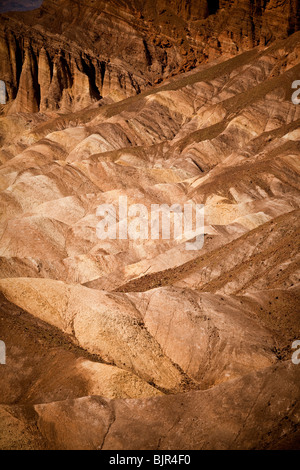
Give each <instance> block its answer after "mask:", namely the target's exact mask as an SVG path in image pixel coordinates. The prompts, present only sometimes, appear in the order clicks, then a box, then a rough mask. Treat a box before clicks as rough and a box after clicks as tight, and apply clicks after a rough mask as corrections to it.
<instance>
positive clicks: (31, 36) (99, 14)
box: [0, 0, 300, 113]
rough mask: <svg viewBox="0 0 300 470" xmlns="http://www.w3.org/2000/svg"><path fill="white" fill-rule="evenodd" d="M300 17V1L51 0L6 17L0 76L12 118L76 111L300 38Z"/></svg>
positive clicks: (0, 45) (2, 28)
mask: <svg viewBox="0 0 300 470" xmlns="http://www.w3.org/2000/svg"><path fill="white" fill-rule="evenodd" d="M57 17H59V18H60V21H59V22H58V21H57ZM299 18H300V17H299V5H298V1H297V0H287V1H284V2H282V1H276V0H269V1H267V2H265V1H264V2H263V1H261V0H259V1H256V2H249V1H248V0H243V1H242V2H241V1H237V0H236V1H230V2H228V1H207V0H201V1H196V0H189V1H184V2H182V1H181V0H180V1H179V0H174V1H171V2H169V1H168V2H167V1H161V0H159V1H158V0H157V1H153V0H148V1H146V2H140V1H139V0H132V1H130V2H123V1H121V0H115V1H113V2H108V1H105V0H101V1H98V2H96V3H95V2H94V1H92V0H84V1H82V0H80V1H73V0H45V1H44V2H43V5H42V7H41V8H40V9H39V10H34V11H32V12H23V13H19V12H15V13H9V14H5V15H3V16H2V17H1V26H0V79H2V80H5V82H6V85H7V90H8V96H9V99H10V100H11V101H14V104H13V106H12V107H11V109H10V112H11V113H14V112H35V111H36V110H37V109H38V110H40V111H42V112H45V111H57V110H60V111H62V112H69V111H76V110H79V109H82V108H84V107H86V106H88V105H90V104H92V103H96V102H98V101H99V100H100V99H101V98H108V97H109V98H110V99H112V100H114V101H118V100H122V99H124V98H126V97H128V96H131V95H134V94H138V93H140V92H141V91H142V90H144V89H145V88H147V87H149V86H150V85H153V84H154V83H157V82H160V81H162V80H164V79H166V78H168V77H170V76H172V75H176V74H177V73H179V72H180V71H181V72H182V71H187V70H190V69H192V68H195V67H196V66H198V65H199V64H201V63H204V62H207V61H211V60H214V59H217V58H218V57H230V56H233V55H236V54H238V53H240V52H242V51H245V50H249V49H251V48H253V47H255V46H261V47H265V46H267V45H270V44H271V42H273V41H274V40H275V39H283V38H286V37H288V35H290V34H292V33H293V32H295V31H297V30H298V29H299V24H300V23H299V22H300V19H299Z"/></svg>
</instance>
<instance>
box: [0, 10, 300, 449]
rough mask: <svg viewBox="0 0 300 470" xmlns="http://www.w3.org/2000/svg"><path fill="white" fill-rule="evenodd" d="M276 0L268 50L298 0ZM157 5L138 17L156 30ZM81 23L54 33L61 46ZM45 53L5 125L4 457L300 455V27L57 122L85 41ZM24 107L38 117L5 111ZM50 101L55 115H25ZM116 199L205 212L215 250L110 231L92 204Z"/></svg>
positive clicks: (208, 244) (1, 132) (1, 230)
mask: <svg viewBox="0 0 300 470" xmlns="http://www.w3.org/2000/svg"><path fill="white" fill-rule="evenodd" d="M226 3H228V4H229V2H226ZM57 4H60V2H57ZM85 4H86V3H85ZM220 4H221V2H220ZM230 4H232V5H233V3H232V2H231V3H230ZM51 5H52V3H50V2H45V4H44V7H43V10H41V12H42V13H41V12H40V14H41V21H42V19H43V18H45V17H47V18H48V16H47V15H50V13H51V11H52V10H51V8H52V7H51ZM76 5H77V6H76V8H78V9H79V8H81V7H82V4H81V3H78V4H76ZM111 5H114V4H111ZM132 5H133V3H129V4H128V6H127V7H126V6H125V4H124V10H122V9H121V10H118V11H119V12H123V13H122V15H123V20H124V21H125V19H124V18H125V16H126V15H129V16H130V15H132V13H130V12H131V8H133V6H132ZM147 5H148V6H147ZM190 5H191V8H190V9H189V8H186V9H185V8H183V9H181V7H179V4H178V6H176V12H177V13H178V14H179V12H180V15H181V18H182V21H183V22H185V21H186V22H187V23H186V24H189V25H192V23H193V22H194V21H196V20H195V17H196V18H197V17H198V16H199V15H203V21H213V18H214V21H215V20H216V18H217V17H218V18H219V17H221V15H225V13H226V11H227V9H226V8H225V7H224V5H223V6H222V7H221V5H219V6H220V11H219V10H218V11H216V12H212V11H207V9H205V8H203V9H201V8H202V6H203V5H204V4H203V5H202V4H201V5H202V6H201V5H200V6H201V8H200V10H197V9H196V10H194V7H193V3H191V4H190ZM245 5H246V4H245ZM276 5H277V3H276V4H275V3H272V5H271V2H270V3H267V4H266V5H265V7H264V8H265V10H264V14H262V16H261V19H262V21H261V22H260V23H259V28H261V29H259V31H260V33H259V34H260V37H261V38H262V39H261V40H263V34H262V33H261V31H263V28H265V26H263V24H264V23H263V18H264V15H266V14H267V13H266V12H268V14H270V15H271V12H272V15H273V16H272V18H273V20H274V23H272V21H271V20H270V21H269V24H270V25H272V24H274V25H275V24H276V21H277V20H276V18H277V19H278V17H276V11H277V8H287V7H288V5H292V4H289V2H285V3H284V6H282V7H280V6H279V2H278V5H277V6H276ZM282 5H283V4H282ZM204 6H205V5H204ZM271 6H272V8H271ZM177 7H178V9H177ZM74 8H75V7H74ZM110 8H113V7H112V6H111V7H110ZM155 8H156V7H155V3H153V2H152V6H151V8H150V4H147V3H145V5H144V11H143V12H142V15H143V16H144V18H147V17H148V18H153V21H154V23H153V24H155V25H156V27H157V23H156V21H157V17H156V14H157V10H156V9H155ZM165 8H166V11H167V12H168V11H169V9H168V6H166V7H165ZM174 8H175V7H174ZM231 8H234V6H231ZM76 11H77V10H76ZM80 11H81V10H80ZM132 11H133V10H132ZM174 11H175V10H174ZM125 12H127V13H126V15H125ZM245 12H247V9H246V7H245ZM73 13H74V15H75V9H74V10H73ZM209 13H210V15H209V16H207V15H208V14H209ZM214 13H215V14H214ZM76 14H77V13H76ZM30 15H33V13H30ZM35 15H37V13H35ZM105 15H106V13H105ZM120 15H121V13H120ZM151 15H152V16H151ZM163 15H165V12H164V13H162V16H163ZM218 15H219V16H218ZM129 16H128V17H129ZM224 17H225V16H224ZM8 18H9V19H8ZM15 18H17V16H16V17H15ZM28 18H33V16H32V17H31V16H28ZM35 18H36V17H35ZM74 18H75V17H74ZM130 18H132V16H130ZM245 18H246V13H245ZM11 19H12V16H7V17H6V20H5V22H6V23H5V24H6V25H8V23H9V22H10V21H12V20H11ZM140 20H141V18H140ZM140 20H136V21H137V24H139V23H138V22H139V21H140ZM14 21H15V20H14ZM28 21H29V20H28ZM47 21H48V20H47ZM74 21H75V19H74ZM130 22H131V24H132V19H130ZM183 24H185V23H183ZM216 24H217V23H216ZM216 24H215V26H214V28H217V26H216ZM82 25H84V18H83V22H82ZM149 27H150V26H149ZM189 27H191V26H189ZM256 27H258V26H256ZM270 27H271V26H270ZM274 27H275V26H274ZM205 28H206V27H205ZM282 28H283V29H284V21H282ZM283 29H282V30H279V31H283ZM33 30H34V28H32V31H33ZM75 30H76V28H73V29H70V28H69V29H68V28H67V26H65V30H64V31H60V33H61V34H60V35H59V36H56V34H58V33H59V31H56V30H55V27H54V26H53V31H52V34H53V37H52V38H51V44H54V45H55V44H56V40H58V37H59V38H60V39H59V40H61V41H62V40H63V39H62V38H66V37H67V34H68V35H69V36H68V37H69V39H70V40H71V35H72V34H77V33H76V31H75ZM205 30H206V31H208V29H207V28H206V29H205ZM40 31H41V33H40V34H44V31H42V28H40ZM216 31H217V29H216ZM28 34H29V33H28ZM30 34H31V33H30ZM90 34H92V31H87V32H86V37H85V38H84V39H82V40H84V41H85V43H86V44H89V42H88V41H89V39H88V38H89V35H90ZM280 34H281V33H280ZM282 34H283V33H282ZM284 34H286V32H285V33H284ZM174 35H175V33H174ZM225 36H226V35H225ZM170 37H171V36H170ZM172 37H173V36H172ZM226 37H227V36H226ZM244 37H245V34H244ZM174 38H175V36H174V37H173V39H174ZM75 39H76V41H79V39H80V38H79V37H76V38H73V40H74V41H75ZM173 39H172V40H173ZM269 39H270V38H269ZM64 40H66V39H64ZM226 40H227V39H226ZM234 40H235V39H234ZM133 41H134V43H135V44H138V41H137V40H136V36H134V40H133ZM174 41H176V38H175V39H174ZM224 41H225V39H224ZM12 44H14V43H12ZM30 44H31V45H30V46H28V47H29V49H28V51H27V55H26V59H25V61H24V66H25V65H26V70H27V71H28V73H27V72H26V73H23V71H24V70H23V69H24V66H23V68H22V69H19V73H20V81H19V84H18V82H15V93H16V95H17V98H16V100H15V101H13V100H12V101H11V102H10V103H9V104H8V105H7V106H6V108H5V109H4V112H3V114H2V115H1V116H0V143H1V151H0V162H1V166H0V208H1V224H0V240H1V241H0V290H1V292H2V297H1V299H0V304H1V306H0V308H1V313H0V339H1V340H3V341H5V342H6V344H7V369H6V368H5V367H6V366H5V367H2V366H0V397H1V399H0V403H1V406H0V416H1V419H0V448H3V449H4V448H22V449H23V448H50V449H52V448H56V449H57V448H59V449H145V448H146V449H179V448H180V449H181V448H182V449H202V448H203V449H279V448H284V449H288V448H297V447H299V370H300V369H299V367H300V366H299V365H297V364H296V363H292V355H293V353H294V350H293V349H292V345H293V343H294V341H295V340H298V339H299V243H300V240H299V233H300V232H299V214H300V207H299V206H300V196H299V190H300V184H299V153H300V145H299V138H300V133H299V123H300V106H299V105H297V104H295V103H294V102H293V101H292V94H293V93H294V91H295V89H294V88H292V85H293V83H294V81H296V80H298V79H299V76H300V65H299V64H300V33H295V34H293V35H291V36H290V37H289V38H288V39H282V40H280V41H278V42H275V43H274V44H272V45H271V46H269V47H267V48H261V47H260V46H261V44H258V47H256V48H254V49H251V50H246V51H245V52H243V53H241V54H239V55H237V56H234V57H231V58H230V59H225V58H224V59H222V60H221V59H218V60H216V61H215V62H213V63H211V64H207V63H206V64H202V65H201V66H197V67H196V68H195V70H190V71H189V72H186V73H184V74H182V75H179V76H177V77H173V78H169V79H168V80H166V81H164V82H163V83H161V84H157V85H156V86H155V87H152V88H151V89H148V90H144V91H142V87H141V90H140V91H141V93H139V94H138V95H134V96H131V97H129V98H127V99H125V100H123V101H122V102H115V101H113V97H112V96H111V97H110V98H108V97H106V99H103V100H102V105H101V106H98V105H95V104H89V103H90V101H89V94H88V93H87V94H85V93H82V94H80V95H78V96H80V100H81V101H80V100H79V102H78V111H76V112H69V113H68V114H61V115H60V114H56V113H49V112H48V111H49V109H50V108H51V105H50V104H49V103H51V100H53V101H52V103H53V104H57V103H60V104H59V106H61V103H62V101H61V100H62V99H64V100H65V101H64V102H65V103H67V102H69V103H71V108H72V107H73V101H72V100H73V98H74V97H75V96H76V95H77V92H76V93H75V92H74V90H75V88H74V87H75V84H74V83H75V82H72V80H73V78H74V77H73V76H72V74H71V75H70V74H69V73H68V70H70V67H71V65H70V64H73V65H74V70H75V69H76V67H77V66H78V62H76V60H77V59H76V50H77V49H75V53H74V54H73V52H72V54H70V55H69V56H68V57H67V56H65V58H66V57H67V58H66V60H65V62H62V59H61V56H57V58H56V59H55V60H56V61H57V62H56V65H53V68H52V66H51V63H52V62H51V60H50V58H51V57H52V56H51V53H52V52H51V53H50V52H49V49H48V46H47V41H45V43H44V48H39V54H38V61H37V55H36V51H37V49H35V47H36V48H37V47H38V46H37V44H38V43H35V46H34V43H33V42H31V43H30ZM222 44H225V42H224V43H222ZM252 45H253V44H250V45H243V46H242V47H243V48H245V49H248V47H249V48H250V47H251V46H252ZM218 47H221V46H218ZM222 47H224V45H223V46H222ZM172 48H173V46H172V45H171V47H167V45H166V44H164V45H163V47H162V50H163V51H169V52H166V54H169V53H170V54H171V51H172ZM18 50H19V51H20V53H21V55H22V51H21V49H18ZM78 50H79V49H78ZM149 50H150V49H149ZM2 51H3V49H2ZM13 51H15V52H13ZM51 51H52V49H51ZM53 51H54V49H53ZM11 53H12V54H14V53H15V54H17V52H16V49H14V48H13V47H11ZM129 55H130V54H129ZM53 57H54V56H53ZM85 57H87V55H86V56H85ZM91 57H92V56H91ZM178 57H179V56H178ZM98 59H99V60H100V61H103V60H102V58H98ZM98 59H97V60H98ZM86 60H87V59H86ZM131 60H136V56H135V55H131ZM180 60H181V59H180V57H179V58H178V64H177V65H176V67H177V66H181V65H182V64H181V63H180ZM59 62H60V66H58V63H59ZM104 62H105V61H104ZM14 63H15V62H14V61H12V62H11V64H12V66H13V64H14ZM16 63H17V62H16ZM62 63H64V64H65V67H66V68H65V69H63V68H62V65H61V64H62ZM91 63H92V62H91ZM128 63H129V62H128ZM49 64H50V65H49ZM66 64H67V65H66ZM76 64H77V65H76ZM81 64H82V63H81ZM119 65H120V62H119ZM131 65H132V66H134V62H132V63H131ZM127 66H128V64H127ZM105 67H106V66H105ZM122 67H123V65H122ZM62 70H64V71H65V72H64V73H63V74H62ZM78 70H79V69H78ZM105 70H107V69H105ZM169 72H171V70H169V71H168V73H169ZM7 73H8V74H9V73H10V71H9V70H8V69H7ZM76 73H77V72H76ZM135 73H137V72H136V71H135ZM138 73H140V72H138ZM106 76H107V75H106V72H105V74H104V81H103V83H102V82H101V80H100V78H99V80H100V82H97V83H102V85H101V86H102V87H104V88H105V80H106V78H105V77H106ZM140 76H142V75H140ZM12 77H13V74H12ZM30 77H31V78H30ZM59 77H60V78H59ZM87 77H90V78H91V80H92V81H93V80H94V79H95V81H94V82H93V83H96V80H98V78H96V77H97V74H96V67H95V75H93V73H92V74H91V69H89V71H88V72H86V71H85V69H82V70H81V71H80V70H79V72H78V76H77V78H76V80H77V81H76V83H77V84H76V87H77V86H78V89H80V88H81V87H82V88H84V87H86V89H88V90H90V88H89V86H90V84H91V82H90V81H89V83H87ZM102 78H103V76H102ZM60 80H65V82H64V83H65V85H66V86H65V87H64V88H63V90H62V89H61V88H60V85H59V83H60ZM68 80H70V81H68ZM147 80H148V79H147ZM12 83H13V81H12ZM34 83H39V84H41V83H43V84H45V86H42V87H41V88H40V102H39V103H38V101H36V95H35V94H34V93H35V87H34ZM71 83H72V85H71ZM30 85H32V87H31V86H30ZM26 87H28V90H27V92H28V95H26V96H25V94H24V93H23V94H22V93H21V94H20V95H19V92H18V90H21V89H23V90H25V88H26ZM51 87H52V88H51ZM99 87H100V84H99ZM50 88H51V90H52V91H51V96H50V94H47V93H46V91H45V90H47V89H50ZM92 88H93V87H92ZM100 88H101V87H100ZM100 88H98V85H97V89H98V90H100ZM12 89H13V87H11V89H10V91H9V92H10V93H11V92H12V91H11V90H12ZM66 90H67V91H66ZM113 90H114V93H119V92H120V89H118V90H117V89H116V88H115V86H113ZM123 90H124V89H123ZM60 93H61V94H60ZM68 93H69V95H68ZM99 93H100V95H101V96H103V95H104V93H103V88H101V92H100V91H99ZM109 93H110V92H108V94H109ZM63 96H64V98H63ZM95 98H96V99H97V98H98V97H95ZM47 100H48V101H47ZM68 100H69V101H68ZM20 102H22V106H23V107H24V108H26V111H27V113H18V114H10V113H8V114H7V109H8V110H10V111H11V112H12V111H13V112H15V111H17V109H18V108H17V106H18V103H20ZM34 103H35V104H34ZM42 103H43V106H44V111H47V113H46V112H43V113H40V112H31V113H30V112H29V111H30V109H31V111H38V109H39V106H41V105H42ZM30 106H35V107H34V108H30ZM82 107H84V109H82ZM71 108H70V109H71ZM120 197H123V198H124V197H127V202H128V206H129V205H131V204H144V206H145V207H146V208H147V209H148V210H149V212H150V209H151V206H152V205H153V204H159V205H162V204H167V205H169V206H170V205H172V204H180V205H184V204H193V205H195V204H204V208H205V224H204V225H205V227H204V233H205V235H204V245H203V247H202V248H201V249H200V250H196V251H188V250H187V249H186V242H188V241H190V242H191V241H192V240H193V238H194V236H193V235H190V238H189V237H188V236H186V237H185V238H184V239H180V238H178V237H177V238H176V237H175V236H171V237H170V238H169V239H168V238H166V239H159V240H157V239H151V238H150V237H148V238H146V239H143V240H133V239H130V238H128V239H124V238H122V239H119V238H118V237H116V238H114V239H111V238H108V239H106V240H103V239H100V238H99V237H98V236H97V226H98V224H99V221H100V216H99V214H98V215H97V209H98V207H99V206H100V205H104V204H110V205H111V206H110V207H112V208H115V209H117V208H118V204H119V198H120ZM124 219H126V216H124V218H122V216H120V217H119V218H117V219H116V220H115V226H114V228H118V227H119V226H120V224H122V223H124ZM127 219H130V218H129V217H127ZM170 219H171V220H170V224H171V226H172V224H174V219H173V218H172V216H171V215H170ZM294 362H295V361H294Z"/></svg>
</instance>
